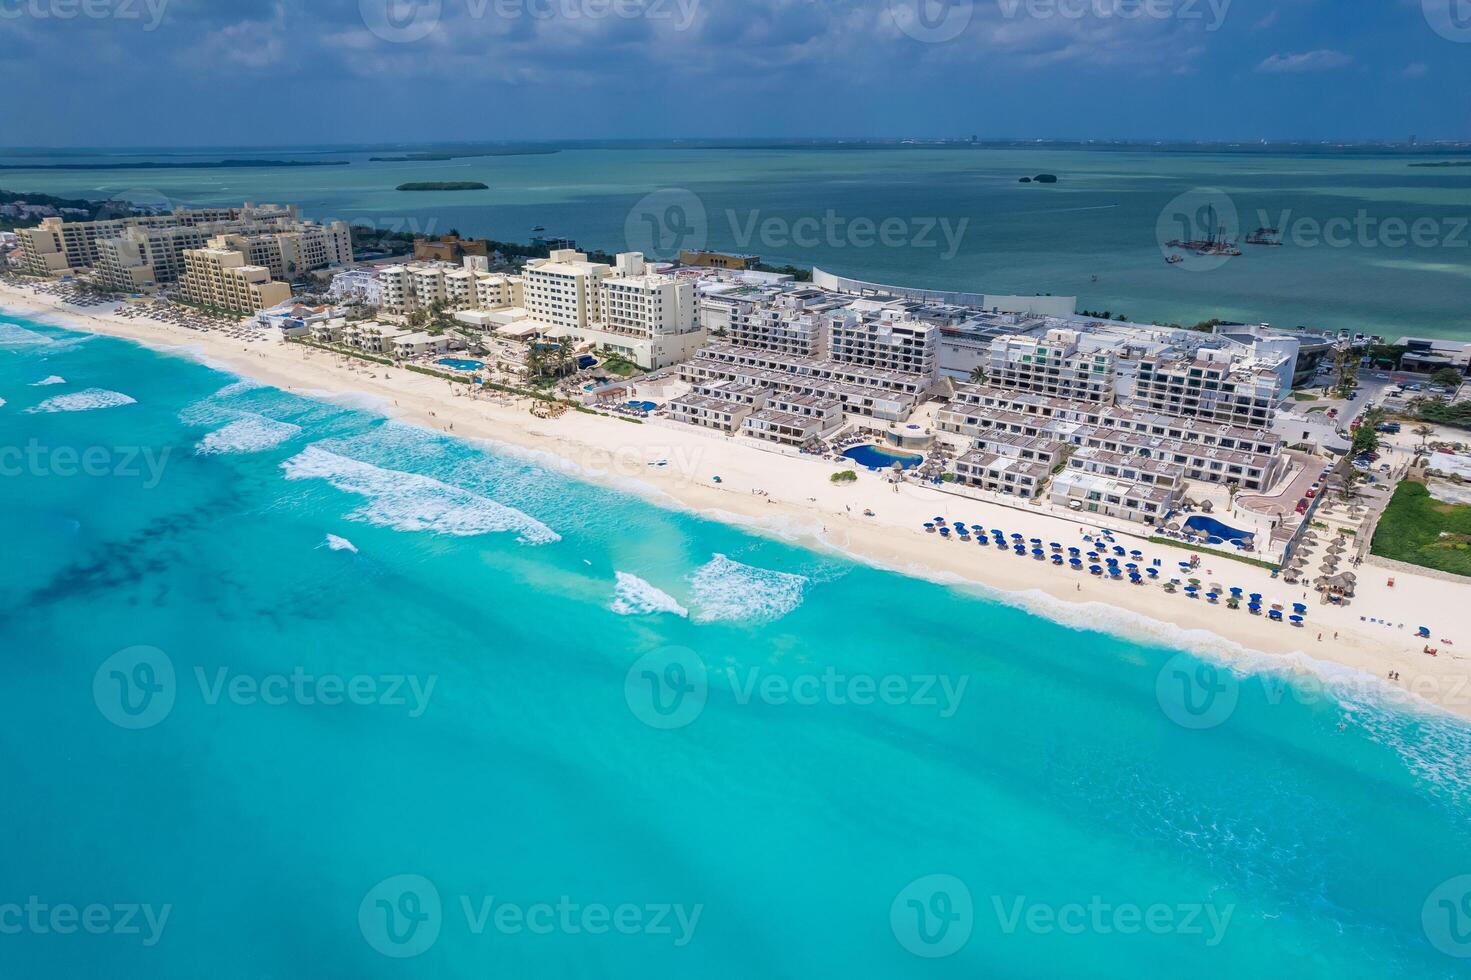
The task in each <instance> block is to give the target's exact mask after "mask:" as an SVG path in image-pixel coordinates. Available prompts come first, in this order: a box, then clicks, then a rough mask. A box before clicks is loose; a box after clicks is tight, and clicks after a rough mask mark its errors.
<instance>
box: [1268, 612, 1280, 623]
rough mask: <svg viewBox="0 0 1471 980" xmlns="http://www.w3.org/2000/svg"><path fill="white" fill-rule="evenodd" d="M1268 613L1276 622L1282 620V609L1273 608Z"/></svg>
mask: <svg viewBox="0 0 1471 980" xmlns="http://www.w3.org/2000/svg"><path fill="white" fill-rule="evenodd" d="M1267 615H1268V616H1269V617H1271V619H1272V620H1273V621H1274V622H1278V623H1280V622H1282V610H1280V609H1273V610H1272V611H1271V612H1269V613H1267Z"/></svg>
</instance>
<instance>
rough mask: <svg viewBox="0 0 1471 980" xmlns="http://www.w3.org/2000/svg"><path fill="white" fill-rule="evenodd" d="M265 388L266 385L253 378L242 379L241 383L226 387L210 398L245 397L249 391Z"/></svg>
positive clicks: (237, 382)
mask: <svg viewBox="0 0 1471 980" xmlns="http://www.w3.org/2000/svg"><path fill="white" fill-rule="evenodd" d="M264 387H265V385H263V384H261V383H260V382H259V381H256V380H254V379H253V378H241V379H240V380H239V381H236V382H234V383H232V384H227V385H225V387H223V388H221V389H220V390H219V391H217V392H215V393H214V394H213V395H210V396H209V397H211V398H233V397H234V396H236V395H243V394H245V393H246V392H247V391H254V390H255V389H257V388H264Z"/></svg>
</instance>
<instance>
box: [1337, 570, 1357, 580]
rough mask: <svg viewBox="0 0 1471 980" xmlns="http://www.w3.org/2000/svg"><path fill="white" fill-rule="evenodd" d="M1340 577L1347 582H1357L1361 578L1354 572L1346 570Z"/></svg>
mask: <svg viewBox="0 0 1471 980" xmlns="http://www.w3.org/2000/svg"><path fill="white" fill-rule="evenodd" d="M1338 577H1339V578H1341V579H1343V580H1344V581H1345V582H1349V583H1353V582H1357V581H1358V580H1359V577H1358V576H1357V575H1355V574H1354V573H1353V572H1344V573H1343V574H1342V575H1340V576H1338Z"/></svg>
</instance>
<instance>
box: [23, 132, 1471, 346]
mask: <svg viewBox="0 0 1471 980" xmlns="http://www.w3.org/2000/svg"><path fill="white" fill-rule="evenodd" d="M414 149H424V148H412V147H410V148H404V147H398V148H395V149H394V150H392V151H385V150H384V149H382V148H377V149H369V148H330V147H325V148H324V147H319V148H311V149H301V148H298V149H295V150H292V149H260V148H251V149H239V148H234V149H230V148H216V149H209V150H199V149H194V150H170V151H146V150H135V151H121V150H116V151H107V152H100V151H99V152H91V153H89V152H84V151H70V152H68V154H67V155H65V156H54V155H53V156H47V155H44V154H38V153H36V152H34V151H33V152H30V153H25V154H21V153H18V152H17V151H9V152H8V153H5V154H0V164H5V165H8V166H14V167H18V168H25V167H27V166H36V165H41V164H63V165H66V166H71V167H80V168H86V167H87V166H89V165H95V166H104V165H105V166H108V167H115V166H119V165H123V164H128V163H133V162H144V161H150V160H153V161H163V162H169V163H182V162H191V161H193V162H199V161H206V162H208V161H220V160H225V159H248V158H254V159H258V160H318V161H321V160H334V161H335V160H345V161H349V162H350V165H349V166H331V167H304V168H264V169H222V168H207V169H201V170H145V169H135V170H129V169H106V170H96V169H94V170H88V169H76V170H27V169H15V170H7V171H4V172H3V173H0V187H4V188H6V189H7V190H16V191H23V192H46V193H53V194H61V195H74V196H85V197H91V198H104V197H113V196H115V197H119V198H124V199H128V200H133V201H135V202H138V203H152V204H200V205H202V204H213V205H224V204H237V205H238V204H239V203H240V202H241V201H242V200H255V201H279V202H282V203H299V204H301V205H302V208H303V210H304V212H305V214H306V215H307V216H308V217H312V218H319V219H330V218H340V219H344V220H348V221H353V222H359V223H369V224H373V225H377V226H379V227H387V228H394V229H397V230H402V231H409V232H423V233H428V234H443V233H445V232H448V231H450V230H451V229H454V230H458V231H460V232H461V233H463V234H465V235H485V236H489V237H491V238H495V239H498V240H502V241H516V242H525V241H529V240H530V239H531V238H532V236H533V232H532V229H534V228H536V227H545V228H546V229H547V232H546V233H547V234H548V235H553V236H566V237H571V238H575V239H576V240H577V241H578V242H579V244H580V245H582V246H585V247H588V248H601V249H604V250H607V251H609V252H615V251H623V250H628V249H635V250H646V251H651V253H654V254H663V255H666V256H667V255H670V254H672V253H673V252H675V251H676V250H677V249H678V248H679V247H685V248H689V247H697V246H709V247H712V248H720V249H734V250H736V251H740V252H748V253H757V254H760V255H761V256H762V257H763V258H764V259H765V260H766V261H767V262H769V263H772V264H785V263H795V264H798V265H803V266H812V265H817V266H820V267H823V268H826V269H827V270H829V271H831V272H835V273H838V274H840V275H847V276H852V277H855V278H859V279H866V280H870V281H877V282H884V283H898V284H901V285H912V286H922V287H928V288H934V289H950V290H965V291H972V292H987V293H1000V294H1009V293H1018V294H1032V293H1051V294H1055V295H1069V296H1072V295H1075V296H1077V297H1078V298H1079V299H1078V302H1079V306H1080V307H1081V308H1082V309H1087V310H1093V311H1108V312H1110V313H1112V314H1115V315H1117V314H1125V315H1127V316H1129V317H1133V318H1135V319H1139V320H1143V321H1146V322H1149V321H1160V322H1166V323H1168V322H1179V323H1184V324H1187V325H1189V324H1193V323H1195V322H1197V321H1200V320H1204V319H1207V318H1211V317H1216V318H1221V319H1226V320H1235V321H1240V322H1246V323H1260V322H1270V323H1272V324H1274V325H1277V326H1284V327H1293V326H1299V325H1305V326H1310V327H1314V328H1320V329H1330V330H1335V331H1336V330H1340V329H1347V330H1351V331H1364V332H1370V333H1376V334H1381V335H1384V336H1387V337H1388V338H1389V339H1390V340H1394V339H1396V338H1398V337H1400V336H1404V335H1411V336H1430V337H1448V338H1456V339H1461V340H1468V339H1471V333H1468V329H1471V325H1468V322H1467V319H1466V309H1465V297H1466V292H1467V288H1468V286H1471V170H1467V169H1465V168H1431V167H1412V166H1410V164H1411V163H1416V162H1425V161H1427V160H1437V159H1444V158H1443V157H1436V156H1434V155H1430V154H1427V153H1425V152H1418V153H1415V154H1409V153H1395V152H1391V151H1387V150H1386V151H1383V152H1373V153H1370V152H1357V153H1344V152H1335V151H1332V150H1325V151H1322V152H1309V151H1303V150H1294V151H1288V150H1285V149H1282V150H1278V149H1261V148H1246V149H1245V150H1238V151H1236V152H1227V151H1225V150H1223V149H1216V150H1207V149H1204V148H1180V147H1173V148H1172V147H1153V148H1139V147H1136V148H1128V149H1121V148H1108V149H1103V148H1099V149H1063V148H1054V147H1044V146H1039V147H1037V148H1034V149H1033V148H1028V149H1022V148H1014V147H1006V148H1001V147H959V146H957V147H950V148H939V147H920V146H862V147H859V146H852V145H848V146H844V145H835V144H819V145H811V146H791V145H785V146H783V145H774V146H731V147H722V148H713V147H697V146H686V145H681V144H666V145H654V146H644V145H629V146H617V145H615V146H584V145H577V144H569V145H565V146H563V147H562V148H561V149H560V150H559V152H555V153H549V154H547V153H542V154H536V155H528V156H496V157H464V158H460V159H452V160H445V161H421V162H371V161H370V158H371V157H372V156H375V155H377V156H398V155H402V154H403V153H405V152H406V151H412V150H414ZM441 149H442V148H441ZM1041 172H1047V173H1053V174H1056V175H1058V177H1059V178H1060V179H1059V182H1058V183H1057V184H1050V185H1044V184H1036V183H1032V184H1021V183H1019V179H1020V178H1021V177H1024V176H1031V175H1035V174H1038V173H1041ZM449 180H476V181H481V182H483V183H485V184H487V185H489V187H490V189H489V190H486V191H455V192H440V193H433V194H411V193H403V192H398V191H395V190H394V188H395V187H397V186H398V185H399V184H400V183H404V182H407V181H449ZM1231 212H1234V214H1235V216H1236V218H1235V220H1234V221H1231V222H1229V223H1230V224H1231V225H1232V226H1233V227H1234V228H1235V229H1236V231H1235V234H1236V236H1237V237H1244V236H1245V235H1247V234H1249V233H1250V232H1251V231H1252V230H1253V229H1255V228H1256V227H1258V226H1268V227H1277V228H1279V229H1280V230H1281V231H1282V233H1283V236H1284V239H1285V244H1284V245H1283V246H1282V247H1280V248H1271V247H1258V246H1248V245H1243V246H1242V247H1243V249H1244V250H1245V254H1244V255H1242V256H1241V257H1239V258H1236V259H1231V260H1229V261H1227V262H1224V263H1218V262H1215V261H1210V260H1204V261H1199V260H1196V259H1195V258H1194V257H1192V258H1191V259H1190V260H1187V261H1186V262H1184V263H1182V264H1180V265H1176V266H1170V265H1167V264H1166V263H1165V261H1164V255H1165V252H1164V251H1163V250H1162V249H1161V240H1163V241H1166V242H1167V241H1169V240H1171V239H1174V238H1177V237H1186V238H1188V237H1205V236H1206V234H1207V233H1208V231H1207V229H1208V227H1209V226H1210V225H1211V224H1213V223H1215V222H1216V221H1227V220H1228V218H1229V214H1230V213H1231ZM1214 216H1219V217H1214ZM864 222H867V223H868V224H867V225H865V224H863V223H864ZM885 222H890V223H891V224H890V225H889V228H888V231H886V232H884V233H883V234H880V230H881V229H882V228H883V227H884V223H885ZM892 222H898V224H892ZM1187 232H1188V234H1187Z"/></svg>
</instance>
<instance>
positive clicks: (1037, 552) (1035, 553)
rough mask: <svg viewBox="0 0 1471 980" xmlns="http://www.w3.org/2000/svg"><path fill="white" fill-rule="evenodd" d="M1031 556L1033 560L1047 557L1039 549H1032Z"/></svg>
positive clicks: (1045, 553)
mask: <svg viewBox="0 0 1471 980" xmlns="http://www.w3.org/2000/svg"><path fill="white" fill-rule="evenodd" d="M1032 556H1033V557H1034V558H1045V557H1047V552H1045V551H1043V550H1042V549H1041V548H1033V549H1032Z"/></svg>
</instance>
